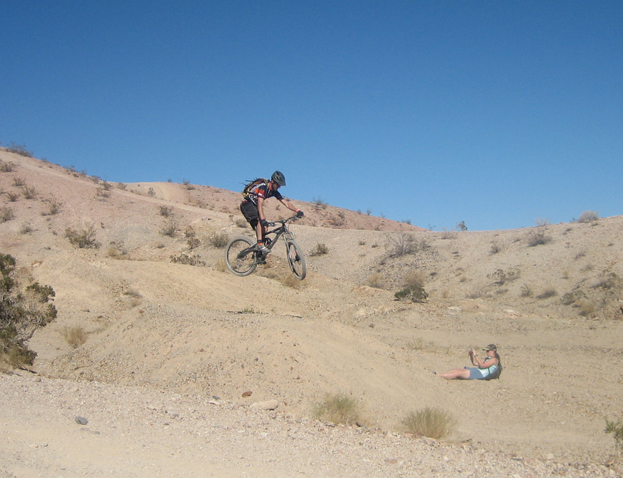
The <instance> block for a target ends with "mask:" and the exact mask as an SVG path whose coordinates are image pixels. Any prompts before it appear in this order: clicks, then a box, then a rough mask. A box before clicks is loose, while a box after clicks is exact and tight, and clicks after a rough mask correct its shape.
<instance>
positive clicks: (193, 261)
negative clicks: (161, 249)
mask: <svg viewBox="0 0 623 478" xmlns="http://www.w3.org/2000/svg"><path fill="white" fill-rule="evenodd" d="M171 262H173V263H175V264H185V265H189V266H205V265H206V263H205V262H204V261H202V260H201V257H199V256H198V255H197V254H195V255H193V256H189V255H188V254H184V253H182V254H179V255H177V256H171Z"/></svg>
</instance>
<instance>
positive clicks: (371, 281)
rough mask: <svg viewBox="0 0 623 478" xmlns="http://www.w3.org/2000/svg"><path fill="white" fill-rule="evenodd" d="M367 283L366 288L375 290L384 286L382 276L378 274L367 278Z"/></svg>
mask: <svg viewBox="0 0 623 478" xmlns="http://www.w3.org/2000/svg"><path fill="white" fill-rule="evenodd" d="M367 282H368V286H370V287H374V288H375V289H382V288H383V285H384V282H383V274H381V273H380V272H377V273H376V274H372V275H371V276H370V277H368V280H367Z"/></svg>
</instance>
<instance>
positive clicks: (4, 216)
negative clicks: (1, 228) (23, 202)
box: [0, 207, 15, 224]
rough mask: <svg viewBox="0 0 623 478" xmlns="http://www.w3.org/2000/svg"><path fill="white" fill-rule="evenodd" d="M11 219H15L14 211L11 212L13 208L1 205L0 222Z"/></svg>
mask: <svg viewBox="0 0 623 478" xmlns="http://www.w3.org/2000/svg"><path fill="white" fill-rule="evenodd" d="M12 219H15V213H14V212H13V209H11V208H10V207H3V208H2V209H0V224H1V223H3V222H8V221H11V220H12Z"/></svg>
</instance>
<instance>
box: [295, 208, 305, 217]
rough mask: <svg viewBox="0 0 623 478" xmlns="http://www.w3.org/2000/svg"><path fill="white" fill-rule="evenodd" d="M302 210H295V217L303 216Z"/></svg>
mask: <svg viewBox="0 0 623 478" xmlns="http://www.w3.org/2000/svg"><path fill="white" fill-rule="evenodd" d="M303 216H304V214H303V211H301V210H300V209H299V210H298V211H296V217H303Z"/></svg>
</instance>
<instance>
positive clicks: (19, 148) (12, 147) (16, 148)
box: [6, 141, 33, 158]
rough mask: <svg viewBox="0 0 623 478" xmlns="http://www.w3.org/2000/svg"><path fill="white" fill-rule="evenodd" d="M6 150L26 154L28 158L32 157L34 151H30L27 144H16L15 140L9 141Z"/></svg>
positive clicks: (21, 154)
mask: <svg viewBox="0 0 623 478" xmlns="http://www.w3.org/2000/svg"><path fill="white" fill-rule="evenodd" d="M6 150H7V151H8V152H9V153H15V154H19V155H20V156H25V157H27V158H32V157H33V153H32V151H30V150H29V149H28V148H27V147H26V145H25V144H15V143H14V142H13V141H11V142H10V143H9V145H8V146H7V148H6Z"/></svg>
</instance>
